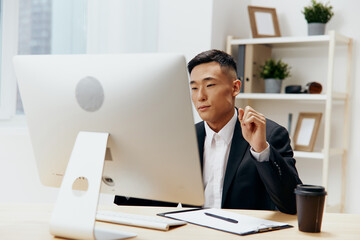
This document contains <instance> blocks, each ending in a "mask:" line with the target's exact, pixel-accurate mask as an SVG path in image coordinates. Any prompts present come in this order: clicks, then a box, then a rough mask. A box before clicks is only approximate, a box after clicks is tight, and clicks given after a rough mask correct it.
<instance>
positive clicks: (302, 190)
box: [294, 184, 327, 196]
mask: <svg viewBox="0 0 360 240" xmlns="http://www.w3.org/2000/svg"><path fill="white" fill-rule="evenodd" d="M294 192H295V194H298V195H304V196H305V195H306V196H324V195H326V194H327V192H326V191H325V188H324V187H322V186H316V185H307V184H299V185H297V187H296V188H295V191H294Z"/></svg>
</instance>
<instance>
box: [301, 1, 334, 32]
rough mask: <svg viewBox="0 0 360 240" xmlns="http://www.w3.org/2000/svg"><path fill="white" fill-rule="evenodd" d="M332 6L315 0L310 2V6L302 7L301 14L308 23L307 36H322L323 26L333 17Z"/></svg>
mask: <svg viewBox="0 0 360 240" xmlns="http://www.w3.org/2000/svg"><path fill="white" fill-rule="evenodd" d="M332 8H333V7H332V6H330V5H329V3H326V4H325V5H324V4H322V3H321V2H316V0H311V4H310V5H309V6H307V7H304V10H303V12H302V13H303V14H304V16H305V19H306V21H307V22H308V35H323V34H324V33H325V25H326V23H327V22H328V21H330V19H331V17H332V16H333V15H334V13H333V11H332Z"/></svg>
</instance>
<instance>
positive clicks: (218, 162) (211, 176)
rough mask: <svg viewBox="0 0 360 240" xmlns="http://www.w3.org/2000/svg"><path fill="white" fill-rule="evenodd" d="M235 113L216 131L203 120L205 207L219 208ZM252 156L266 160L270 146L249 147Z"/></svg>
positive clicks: (235, 119) (235, 118)
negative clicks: (258, 148)
mask: <svg viewBox="0 0 360 240" xmlns="http://www.w3.org/2000/svg"><path fill="white" fill-rule="evenodd" d="M237 118H238V117H237V113H236V110H234V116H233V117H232V118H231V119H230V121H229V122H228V123H227V124H226V125H225V126H224V127H223V128H222V129H221V130H220V131H219V132H218V133H216V132H214V131H213V130H212V129H211V128H210V127H209V125H208V124H207V123H206V122H205V132H206V137H205V142H204V158H203V182H204V187H205V203H204V207H205V208H221V201H222V192H223V183H224V176H225V171H226V165H227V160H228V158H229V153H230V147H231V142H232V138H233V134H234V129H235V124H236V121H238V120H237ZM250 152H251V154H252V155H253V157H254V158H255V159H256V160H258V161H268V160H269V156H270V148H269V144H268V147H267V148H266V149H265V150H264V151H263V152H261V153H256V152H254V151H253V150H252V148H251V149H250Z"/></svg>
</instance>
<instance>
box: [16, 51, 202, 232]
mask: <svg viewBox="0 0 360 240" xmlns="http://www.w3.org/2000/svg"><path fill="white" fill-rule="evenodd" d="M14 67H15V73H16V76H17V79H18V83H19V89H20V94H21V97H22V100H23V105H24V110H25V115H26V120H27V124H28V128H29V132H30V138H31V143H32V146H33V151H34V156H35V159H36V163H37V167H38V173H39V176H40V179H41V182H42V183H43V184H44V185H47V186H55V187H59V186H60V184H61V182H62V185H61V189H60V192H59V197H58V200H57V203H56V206H55V209H54V212H53V218H52V221H51V224H50V225H51V232H52V233H53V235H56V236H63V237H69V238H82V239H83V238H94V235H93V229H95V228H94V226H95V225H94V221H95V214H96V207H97V201H98V194H99V189H100V182H101V192H104V193H110V194H114V195H122V196H127V197H136V198H144V199H152V200H160V201H168V202H175V203H178V202H181V203H185V204H191V205H198V206H201V205H202V204H203V202H204V193H203V183H202V176H201V167H200V161H199V152H198V147H197V141H196V133H195V126H194V121H193V115H192V106H191V100H190V93H189V80H188V74H187V70H186V61H185V58H184V57H183V56H181V55H175V54H123V55H37V56H16V57H15V58H14ZM80 132H81V134H79V133H80ZM84 133H86V134H88V133H91V134H94V133H95V135H96V134H100V135H101V134H102V135H101V136H105V135H104V134H106V136H105V137H106V141H104V140H101V141H100V142H102V143H104V142H105V144H103V147H101V146H99V147H98V145H97V144H95V145H93V146H94V147H88V146H90V145H86V144H87V140H88V139H87V138H86V136H88V135H86V134H85V135H84ZM80 136H82V137H83V138H81V139H82V140H79V138H80ZM84 136H85V138H84ZM89 136H93V135H89ZM103 139H105V138H103ZM89 141H90V140H89ZM79 142H82V143H85V145H84V146H85V147H84V146H82V147H80V148H79V147H78V146H77V144H78V143H79ZM75 143H76V144H75ZM74 144H75V146H77V147H76V148H75V147H74ZM99 145H101V144H99ZM93 148H95V150H94V149H93ZM97 148H99V151H97V150H96V149H97ZM101 148H103V155H102V158H101V157H100V158H101V159H100V160H101V161H99V164H98V165H94V164H93V161H92V160H91V161H90V159H92V158H94V157H93V156H92V154H89V153H92V152H95V153H96V154H97V153H98V152H101ZM73 149H74V150H73ZM79 149H80V150H81V151H78V150H79ZM78 152H80V153H81V154H83V155H82V156H85V157H80V158H79V157H75V155H76V154H77V153H78ZM105 152H106V154H105ZM76 156H77V155H76ZM100 156H101V154H100ZM73 158H74V159H76V158H77V159H81V161H80V162H79V161H76V160H73ZM69 159H71V160H70V161H69ZM97 159H99V158H97ZM104 159H105V161H104ZM68 162H69V165H68ZM73 163H74V164H75V165H76V166H75V165H74V164H73ZM71 164H73V165H72V166H71V167H70V165H71ZM67 166H69V167H68V168H67ZM94 166H95V167H94ZM96 166H97V167H96ZM102 167H103V169H104V170H103V172H102V171H101V170H102ZM65 170H66V172H65ZM70 170H71V171H70ZM75 170H76V171H75ZM77 171H78V172H79V171H80V172H82V173H84V172H86V174H87V175H86V176H90V178H91V179H90V180H91V181H90V182H84V184H82V182H81V181H82V180H84V179H85V180H84V181H87V180H88V179H87V178H82V177H81V176H79V177H78V180H79V181H80V183H79V186H80V188H81V186H82V185H84V186H85V185H86V183H87V184H88V186H87V185H86V186H85V188H86V189H87V188H88V189H87V190H88V192H86V194H85V195H86V196H85V197H84V198H80V197H77V196H73V194H72V193H71V192H73V191H68V188H67V187H64V185H69V184H68V182H69V181H70V184H71V183H72V181H74V180H75V178H74V176H77V175H76V174H77ZM98 171H100V173H96V174H98V175H96V174H95V172H98ZM64 173H65V177H64ZM72 173H75V175H74V174H73V175H71V174H72ZM82 173H81V174H82ZM97 177H99V178H98V183H96V181H92V180H93V179H94V178H95V180H96V178H97ZM63 180H64V181H63ZM68 180H69V181H68ZM76 182H77V181H74V184H75V183H76ZM94 182H95V184H94ZM74 184H73V187H74ZM75 185H76V184H75ZM94 185H97V186H98V187H95V188H97V189H95V190H94V189H93V188H94ZM75 188H76V187H75ZM73 189H74V188H73ZM70 190H71V189H70ZM90 193H91V194H93V195H92V196H90ZM87 195H89V196H87ZM71 205H74V206H71ZM90 205H91V206H90ZM54 216H56V217H54ZM75 225H77V226H76V227H74V226H75ZM85 225H86V226H87V228H86V229H87V230H86V231H85V230H84V229H85V227H84V226H85ZM94 232H96V231H95V230H94ZM99 232H101V231H98V233H99ZM95 235H96V234H95ZM120 235H121V234H120ZM125 235H126V234H125ZM126 236H131V235H126Z"/></svg>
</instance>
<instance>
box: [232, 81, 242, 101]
mask: <svg viewBox="0 0 360 240" xmlns="http://www.w3.org/2000/svg"><path fill="white" fill-rule="evenodd" d="M240 89H241V81H240V80H239V79H236V80H235V81H233V97H236V96H237V95H238V94H239V93H240Z"/></svg>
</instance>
